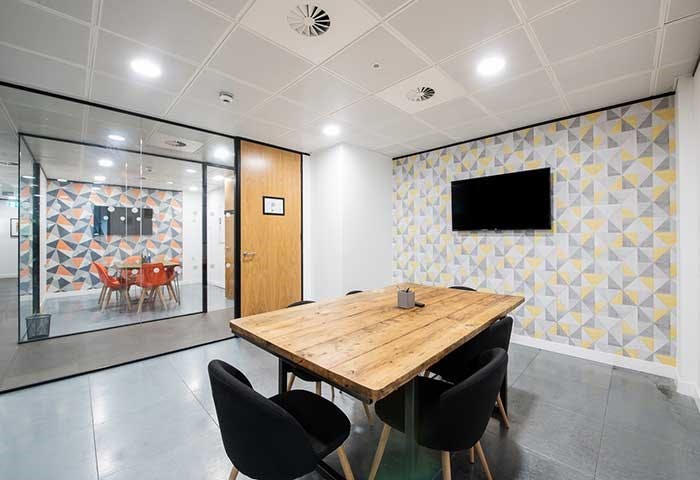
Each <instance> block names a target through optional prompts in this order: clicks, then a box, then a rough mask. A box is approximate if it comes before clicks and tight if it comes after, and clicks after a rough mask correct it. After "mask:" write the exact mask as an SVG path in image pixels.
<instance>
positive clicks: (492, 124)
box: [445, 117, 506, 141]
mask: <svg viewBox="0 0 700 480" xmlns="http://www.w3.org/2000/svg"><path fill="white" fill-rule="evenodd" d="M504 130H506V128H505V126H504V125H503V124H501V123H500V122H499V121H498V120H495V119H493V118H490V117H484V118H482V119H481V120H479V121H478V122H469V123H465V124H464V125H458V126H456V127H452V128H448V129H447V130H445V133H446V134H448V135H449V136H450V137H452V138H453V139H455V140H458V141H462V140H463V141H467V140H472V139H474V138H479V137H483V136H485V135H492V134H495V133H498V132H502V131H504Z"/></svg>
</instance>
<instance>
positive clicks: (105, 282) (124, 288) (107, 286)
mask: <svg viewBox="0 0 700 480" xmlns="http://www.w3.org/2000/svg"><path fill="white" fill-rule="evenodd" d="M92 265H93V266H94V267H95V270H97V275H98V276H99V277H100V281H101V282H102V291H101V292H100V298H99V304H100V305H101V307H102V311H103V312H104V310H105V308H107V307H108V306H109V301H110V300H111V299H112V292H113V291H115V290H116V292H117V293H120V292H124V294H125V295H126V308H127V309H130V308H131V299H130V298H129V287H131V286H132V285H134V284H135V283H136V282H135V279H126V280H125V279H123V278H121V277H113V276H111V275H110V274H109V272H108V271H107V268H106V267H105V266H104V265H102V264H100V263H97V262H92Z"/></svg>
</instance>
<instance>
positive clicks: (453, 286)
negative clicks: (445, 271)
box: [450, 285, 476, 292]
mask: <svg viewBox="0 0 700 480" xmlns="http://www.w3.org/2000/svg"><path fill="white" fill-rule="evenodd" d="M450 288H451V289H453V290H464V291H466V292H476V289H475V288H472V287H465V286H463V285H452V286H451V287H450Z"/></svg>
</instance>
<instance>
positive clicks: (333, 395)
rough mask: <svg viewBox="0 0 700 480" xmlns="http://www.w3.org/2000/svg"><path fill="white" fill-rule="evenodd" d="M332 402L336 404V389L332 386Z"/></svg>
mask: <svg viewBox="0 0 700 480" xmlns="http://www.w3.org/2000/svg"><path fill="white" fill-rule="evenodd" d="M331 402H335V387H334V386H333V385H331Z"/></svg>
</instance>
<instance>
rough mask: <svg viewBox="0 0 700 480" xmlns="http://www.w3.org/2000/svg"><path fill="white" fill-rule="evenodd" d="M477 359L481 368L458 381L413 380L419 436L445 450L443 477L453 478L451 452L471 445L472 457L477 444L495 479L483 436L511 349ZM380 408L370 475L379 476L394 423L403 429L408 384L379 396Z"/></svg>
mask: <svg viewBox="0 0 700 480" xmlns="http://www.w3.org/2000/svg"><path fill="white" fill-rule="evenodd" d="M478 363H479V368H478V370H477V371H476V372H474V374H473V375H471V376H470V377H469V378H467V379H465V380H462V381H461V382H460V383H458V384H456V385H452V384H450V383H447V382H443V381H441V380H436V379H432V378H427V377H416V378H415V379H414V380H413V381H414V382H416V384H415V388H416V397H417V398H416V405H417V411H416V439H415V440H416V442H417V443H418V444H419V445H422V446H424V447H426V448H430V449H433V450H440V451H441V452H442V478H443V480H450V479H451V478H452V477H451V471H450V470H451V468H450V452H458V451H462V450H467V449H468V450H469V455H470V462H471V463H474V450H476V453H477V455H478V456H479V460H480V461H481V464H482V467H483V469H484V473H485V475H486V478H487V479H489V480H491V479H492V477H491V472H490V470H489V466H488V463H487V461H486V456H485V455H484V451H483V449H482V448H481V443H480V440H481V437H482V435H483V434H484V431H485V430H486V426H487V425H488V422H489V418H491V412H492V411H493V404H494V402H495V401H496V396H497V395H498V391H499V389H500V387H501V383H503V379H504V377H505V374H506V369H507V366H508V354H507V353H506V352H505V350H503V349H501V348H495V349H492V350H488V351H486V352H484V353H482V354H481V355H480V357H479V361H478ZM375 411H376V412H377V416H378V417H379V418H381V419H382V421H383V422H384V424H385V425H384V428H383V429H382V434H381V436H380V438H379V445H378V446H377V451H376V453H375V454H374V460H373V461H372V468H371V470H370V474H369V480H374V477H375V476H376V474H377V470H378V469H379V464H380V463H381V461H382V455H383V454H384V448H385V447H386V444H387V441H388V440H389V434H390V433H391V429H392V428H394V429H396V430H399V431H401V432H403V431H404V421H405V418H404V391H403V388H401V389H399V390H397V391H396V392H394V393H392V394H391V395H389V396H388V397H386V398H384V399H382V400H379V401H378V402H377V404H376V406H375ZM410 440H411V439H408V441H410Z"/></svg>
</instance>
